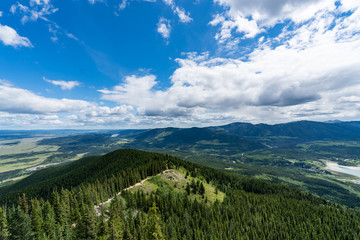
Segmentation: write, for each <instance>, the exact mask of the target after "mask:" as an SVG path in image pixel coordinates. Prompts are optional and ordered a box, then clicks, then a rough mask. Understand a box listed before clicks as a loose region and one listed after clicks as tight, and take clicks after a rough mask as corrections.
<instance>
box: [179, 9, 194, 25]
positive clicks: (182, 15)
mask: <svg viewBox="0 0 360 240" xmlns="http://www.w3.org/2000/svg"><path fill="white" fill-rule="evenodd" d="M174 11H175V12H176V14H177V15H178V17H179V18H180V22H182V23H188V22H191V21H192V20H193V19H192V18H191V17H190V16H189V14H188V13H186V12H185V10H184V9H182V8H180V7H175V10H174Z"/></svg>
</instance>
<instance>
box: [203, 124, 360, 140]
mask: <svg viewBox="0 0 360 240" xmlns="http://www.w3.org/2000/svg"><path fill="white" fill-rule="evenodd" d="M208 129H210V130H212V131H216V132H225V133H230V134H236V135H239V136H244V137H270V136H277V137H278V136H284V137H294V138H301V139H305V140H323V139H336V140H340V139H344V140H345V139H346V140H358V139H360V122H334V123H324V122H314V121H298V122H290V123H281V124H274V125H268V124H251V123H241V122H239V123H231V124H228V125H224V126H219V127H208Z"/></svg>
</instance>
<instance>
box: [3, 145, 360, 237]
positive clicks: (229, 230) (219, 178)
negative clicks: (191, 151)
mask: <svg viewBox="0 0 360 240" xmlns="http://www.w3.org/2000/svg"><path fill="white" fill-rule="evenodd" d="M79 161H80V162H74V163H72V164H69V165H64V166H60V167H54V168H49V169H44V170H42V171H39V172H38V173H36V174H34V175H32V176H31V177H30V178H29V179H24V180H22V181H20V182H18V183H16V184H14V185H12V186H9V187H7V188H6V189H2V190H0V192H1V194H2V196H1V199H0V200H1V202H2V207H1V208H0V239H358V238H359V233H360V216H359V212H358V211H355V210H352V209H346V208H344V207H342V206H338V205H335V204H332V203H329V202H326V201H324V200H323V199H321V198H317V197H314V196H312V195H310V194H307V193H303V192H300V191H298V190H294V189H291V188H288V187H286V186H282V185H278V184H272V183H268V182H265V181H262V180H257V179H253V178H247V177H242V176H238V175H234V174H230V173H225V172H223V171H220V170H216V169H213V168H209V167H205V166H201V165H198V164H194V163H190V162H187V161H183V160H180V159H177V158H174V157H172V156H169V155H162V154H157V153H149V152H143V151H137V150H131V149H123V150H118V151H115V152H112V153H109V154H107V155H104V156H100V157H89V158H86V159H82V160H79ZM167 168H170V169H184V171H186V173H187V175H189V176H191V177H196V178H199V179H202V180H203V181H204V182H206V183H209V184H211V185H213V186H214V187H216V189H217V190H219V191H221V192H223V193H225V198H224V200H223V201H218V200H217V201H215V202H211V201H208V200H207V199H206V198H203V199H201V200H197V199H194V198H192V197H191V196H192V195H193V194H196V192H197V191H193V188H195V185H194V186H192V188H191V189H192V190H191V191H190V190H189V191H188V190H186V191H185V190H184V191H183V192H179V191H162V190H161V189H158V190H157V191H154V192H151V193H144V192H142V191H136V192H130V191H123V192H122V193H121V194H120V195H118V196H116V194H117V193H118V192H121V191H122V190H123V189H125V188H127V187H129V186H131V185H134V184H135V183H137V182H140V181H141V180H142V179H145V178H147V177H149V176H153V175H156V174H159V173H161V172H162V171H164V170H165V169H167ZM203 191H204V190H199V191H198V192H200V193H201V192H203ZM114 196H116V197H115V198H114V200H113V201H111V203H110V204H109V206H106V208H103V211H102V212H101V214H100V216H97V215H96V213H95V210H94V206H95V205H98V204H99V203H101V202H104V201H106V200H107V199H109V198H111V197H114Z"/></svg>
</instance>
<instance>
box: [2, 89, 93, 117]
mask: <svg viewBox="0 0 360 240" xmlns="http://www.w3.org/2000/svg"><path fill="white" fill-rule="evenodd" d="M91 106H92V104H91V103H89V102H86V101H82V100H71V99H55V98H46V97H43V96H39V95H36V94H34V93H33V92H31V91H28V90H25V89H21V88H16V87H12V86H9V85H6V84H5V85H0V111H3V112H8V113H35V114H36V113H44V114H45V113H46V114H48V113H60V112H71V111H79V110H82V109H85V108H88V107H91Z"/></svg>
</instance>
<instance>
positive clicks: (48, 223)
mask: <svg viewBox="0 0 360 240" xmlns="http://www.w3.org/2000/svg"><path fill="white" fill-rule="evenodd" d="M42 210H43V211H42V215H43V225H42V228H43V232H44V233H45V235H46V236H47V237H49V238H52V237H53V236H54V235H55V227H56V225H55V224H56V223H55V213H54V210H53V208H52V206H51V204H50V202H49V201H46V202H45V204H44V206H43V209H42Z"/></svg>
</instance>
